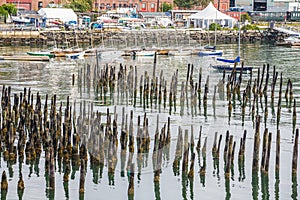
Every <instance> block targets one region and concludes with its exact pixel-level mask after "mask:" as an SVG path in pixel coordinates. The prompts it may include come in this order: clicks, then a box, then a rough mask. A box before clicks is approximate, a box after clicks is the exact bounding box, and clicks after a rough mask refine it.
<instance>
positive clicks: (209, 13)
mask: <svg viewBox="0 0 300 200" xmlns="http://www.w3.org/2000/svg"><path fill="white" fill-rule="evenodd" d="M191 20H193V21H194V27H195V28H196V27H200V28H208V26H209V24H210V23H219V24H220V25H223V26H229V27H233V25H234V24H235V23H236V22H237V19H235V18H232V17H230V16H228V15H226V14H224V13H222V12H220V11H218V10H217V9H216V8H215V7H214V5H213V4H212V2H210V3H209V4H208V6H207V7H206V8H204V9H203V10H201V11H199V12H198V13H195V14H193V15H191V16H189V17H188V23H187V24H188V26H189V25H190V22H191Z"/></svg>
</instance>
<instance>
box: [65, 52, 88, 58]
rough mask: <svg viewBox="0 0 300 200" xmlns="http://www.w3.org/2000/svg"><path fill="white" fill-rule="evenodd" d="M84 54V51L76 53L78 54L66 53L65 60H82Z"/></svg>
mask: <svg viewBox="0 0 300 200" xmlns="http://www.w3.org/2000/svg"><path fill="white" fill-rule="evenodd" d="M84 54H85V51H82V52H78V53H68V54H66V58H68V59H82V58H84Z"/></svg>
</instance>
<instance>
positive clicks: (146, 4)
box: [0, 0, 229, 12]
mask: <svg viewBox="0 0 300 200" xmlns="http://www.w3.org/2000/svg"><path fill="white" fill-rule="evenodd" d="M63 2H66V0H0V5H2V4H5V3H12V4H16V6H17V7H18V8H24V9H27V10H39V9H40V8H45V7H47V5H48V4H50V3H51V4H57V5H59V4H62V3H63ZM162 3H168V4H171V5H173V7H174V3H173V0H94V4H93V10H94V11H98V10H102V11H105V10H116V9H117V8H130V7H131V8H132V7H135V8H136V10H137V11H139V12H156V11H161V5H162ZM213 3H214V5H215V7H216V8H218V9H219V10H220V11H226V10H228V8H229V0H214V2H213Z"/></svg>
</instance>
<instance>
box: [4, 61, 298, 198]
mask: <svg viewBox="0 0 300 200" xmlns="http://www.w3.org/2000/svg"><path fill="white" fill-rule="evenodd" d="M152 67H153V71H152V72H153V73H152V76H151V75H150V74H149V72H147V71H145V72H144V73H143V74H142V75H140V77H138V74H140V73H138V67H133V66H129V67H127V66H125V65H122V64H121V65H120V66H119V67H118V69H119V70H117V67H116V66H110V65H104V66H101V65H100V64H99V62H97V63H96V64H95V65H93V66H91V65H86V67H85V68H83V69H81V70H79V72H78V75H77V82H78V83H77V84H78V85H77V86H78V89H79V91H80V93H82V90H85V88H88V92H90V90H91V89H92V90H93V91H94V93H95V96H96V98H97V99H99V100H101V102H103V104H102V105H104V106H105V105H115V108H114V111H113V112H111V111H110V110H109V109H108V108H106V107H105V110H106V112H100V111H99V110H96V111H95V110H94V104H93V103H87V102H85V101H81V102H76V101H74V104H73V106H72V103H71V102H70V100H69V97H68V98H67V99H66V101H65V102H64V103H63V102H58V101H57V96H56V95H54V96H53V97H51V100H50V101H49V100H48V98H49V97H48V95H46V96H45V98H44V101H43V98H42V96H41V94H40V93H37V94H33V93H32V92H31V90H30V89H27V88H24V91H23V92H20V93H19V94H13V93H12V89H11V88H10V87H6V86H3V88H2V94H1V151H2V153H3V159H4V161H6V162H8V163H9V165H8V166H11V165H13V164H16V163H17V161H18V162H19V164H20V168H19V182H18V186H17V188H18V191H17V194H18V195H19V198H20V199H22V195H23V192H24V189H27V187H26V181H25V182H24V180H23V178H22V177H23V176H22V162H23V161H24V160H25V163H26V164H28V165H31V166H34V170H37V171H36V173H39V172H38V169H39V162H40V160H41V155H45V159H44V161H45V163H44V169H45V170H44V171H45V180H46V195H47V197H49V198H54V195H55V188H56V185H55V183H56V181H55V179H56V176H57V173H56V172H60V173H63V185H64V190H65V193H66V197H67V198H68V197H69V184H68V183H69V181H70V180H69V176H70V175H71V179H74V177H75V173H76V171H79V173H80V177H79V188H78V192H79V196H80V197H81V198H83V197H84V192H85V185H86V183H85V178H86V174H87V169H88V168H87V166H88V165H90V167H91V170H92V172H93V182H95V183H98V178H99V177H102V173H103V171H104V170H103V168H104V167H106V168H107V173H108V174H107V176H108V179H109V184H110V185H115V174H116V167H117V163H118V159H119V158H120V166H121V167H120V168H121V169H120V176H121V177H124V176H125V174H127V177H128V191H127V192H128V198H129V199H133V198H134V191H135V187H134V183H135V181H134V179H135V174H137V179H138V180H139V179H141V175H142V173H143V168H146V167H147V166H148V164H149V162H150V161H149V159H148V157H149V155H150V154H151V150H152V160H151V163H152V169H151V173H153V182H154V188H155V195H156V197H157V199H159V198H160V189H159V182H160V177H161V174H162V173H163V167H162V165H163V161H164V159H166V160H168V161H169V160H170V159H171V158H170V154H171V155H174V160H173V165H172V167H173V172H174V175H175V176H179V175H180V172H181V178H182V179H181V181H182V187H183V191H186V190H187V188H186V187H187V186H188V185H189V186H190V189H191V190H193V189H192V188H193V179H194V175H195V171H194V168H195V159H196V158H197V160H198V165H199V169H200V170H199V176H200V180H201V183H202V184H203V185H205V176H206V168H207V165H206V159H207V149H208V147H207V137H209V135H208V134H206V136H203V135H204V134H203V133H202V127H201V126H199V135H198V137H195V136H194V129H195V127H193V126H192V127H191V129H190V131H189V130H188V129H184V130H182V128H181V126H178V127H177V128H178V133H177V134H176V133H174V132H175V131H173V132H172V129H171V126H175V125H172V123H171V119H172V116H173V115H176V113H177V112H176V111H178V110H179V115H181V116H183V115H188V114H189V113H192V115H193V116H194V115H198V114H199V113H202V109H203V114H204V116H206V117H207V109H208V107H209V106H210V105H211V106H212V107H213V110H215V106H216V98H217V97H216V92H217V91H218V92H219V93H220V94H223V97H224V99H222V100H224V101H226V102H228V104H227V105H228V113H227V115H228V123H230V118H231V115H232V109H236V110H238V109H240V111H241V115H242V124H243V125H244V120H245V116H246V115H250V116H252V123H253V127H254V128H253V129H254V140H253V156H252V158H249V159H252V173H253V176H252V179H253V180H252V182H253V187H256V185H257V184H255V181H257V176H258V171H259V169H260V170H261V174H262V177H264V178H262V179H263V180H264V181H266V179H268V176H269V175H268V174H269V173H268V172H269V163H270V152H271V148H272V133H271V132H269V130H268V128H267V126H268V124H267V119H268V113H269V109H271V114H272V115H275V116H277V117H276V119H277V120H276V124H277V133H276V134H277V135H276V166H275V170H276V177H279V171H280V144H281V142H280V118H281V108H282V98H283V97H282V87H283V86H282V85H283V77H282V73H281V74H280V77H279V79H280V80H279V90H275V88H276V85H278V84H277V79H278V78H277V77H278V74H279V73H278V72H277V71H276V68H275V67H273V68H272V69H273V70H271V67H270V66H269V65H264V66H263V67H262V68H258V71H257V73H256V75H257V76H256V77H255V78H254V77H253V76H254V74H252V73H251V74H250V75H249V76H246V77H245V76H244V74H243V73H242V72H240V73H237V72H236V71H235V70H233V71H232V73H231V74H226V73H225V72H224V73H223V77H222V78H221V79H220V81H219V82H218V83H216V85H215V87H214V94H213V95H212V96H209V95H208V93H209V85H210V84H211V83H210V82H209V76H207V77H206V80H205V81H203V78H202V70H201V69H200V70H199V72H198V73H197V74H196V75H195V69H194V66H193V65H192V64H191V65H188V66H187V73H186V79H185V80H184V81H183V82H181V84H180V82H179V78H178V77H179V75H178V73H179V72H178V70H176V71H175V73H174V74H173V76H172V77H171V78H169V77H164V72H163V71H161V72H160V73H159V76H158V75H157V73H156V58H154V64H153V66H152ZM226 75H227V76H226ZM195 76H196V77H197V78H196V80H195ZM270 77H272V78H270ZM168 79H170V83H168V81H167V80H168ZM72 80H73V85H74V87H75V75H74V76H73V77H72ZM202 82H205V83H204V86H202V85H203V84H202ZM179 88H181V89H179ZM286 88H287V89H286V92H285V95H284V97H285V100H286V107H287V109H291V110H293V111H292V116H291V121H292V122H291V123H292V126H293V138H294V141H293V142H294V146H293V149H292V151H293V156H292V160H291V162H290V163H291V168H292V177H293V180H297V178H296V177H297V162H298V138H299V131H298V129H296V100H295V98H294V97H293V88H292V82H291V80H289V81H287V87H286ZM138 91H139V92H138ZM275 93H278V96H276V98H277V102H278V103H277V112H276V111H275V108H276V107H275V100H274V99H275ZM220 96H222V95H220ZM178 97H179V98H178ZM210 97H211V99H210ZM225 97H226V98H225ZM178 101H179V102H178ZM209 101H211V102H212V104H208V102H209ZM124 102H125V105H133V107H142V108H144V109H145V108H150V107H151V108H153V109H156V111H157V113H158V114H157V123H156V130H155V131H153V132H154V134H153V133H152V132H150V130H151V129H150V128H149V121H150V120H153V119H151V118H149V117H148V116H147V114H146V113H145V114H144V115H141V116H136V114H135V113H134V111H133V110H130V112H129V113H126V112H125V107H123V108H122V113H121V115H122V116H119V115H118V112H117V108H118V106H117V105H119V104H122V105H123V106H124ZM178 107H179V108H178ZM246 108H248V109H246ZM161 109H165V110H167V109H168V113H169V118H168V120H167V122H166V123H165V124H163V125H162V126H160V125H161V124H160V120H159V116H160V113H161ZM185 109H186V110H187V111H185ZM246 111H248V113H247V112H246ZM262 113H263V115H262ZM214 115H215V114H214ZM120 118H121V120H118V119H120ZM135 118H136V119H137V122H136V123H134V119H135ZM120 121H121V122H120ZM262 122H263V123H264V125H265V130H264V134H263V143H262V145H261V142H260V140H261V134H260V131H261V123H262ZM175 128H176V127H175ZM220 129H221V130H222V127H220ZM172 137H174V138H176V139H177V142H176V148H175V152H170V149H171V148H170V146H171V145H172V140H171V138H172ZM214 137H215V138H214V143H213V146H212V148H211V149H212V150H211V152H212V157H213V162H214V170H216V171H219V162H220V161H219V157H220V156H219V155H220V153H221V146H222V145H221V144H222V140H224V145H223V146H224V149H223V161H224V174H225V175H224V177H225V180H226V191H227V190H229V188H230V177H231V175H232V174H233V173H234V167H233V166H234V164H235V163H236V162H235V161H236V160H237V162H238V166H239V170H240V171H239V173H240V177H239V178H240V179H243V178H245V177H244V174H245V171H244V170H245V164H244V163H245V151H246V149H247V148H246V137H247V131H245V132H243V133H242V134H241V136H240V143H239V150H238V151H236V150H235V149H236V148H237V147H236V146H237V142H238V141H235V139H234V137H233V135H232V134H231V133H230V130H228V131H227V132H226V135H225V137H223V136H222V133H221V134H220V135H219V137H218V133H215V136H214ZM196 138H197V139H198V140H197V141H195V139H196ZM218 138H219V139H218ZM202 139H204V141H202ZM119 144H120V145H119ZM119 149H120V150H121V152H120V154H119V153H118V150H119ZM260 149H262V150H261V152H262V155H261V156H259V152H260ZM236 152H238V153H236ZM235 155H237V156H238V159H234V157H235ZM196 156H197V157H196ZM134 159H136V162H135V160H134ZM88 161H89V162H88ZM126 161H127V162H126ZM8 171H9V172H10V171H11V169H8ZM125 172H127V173H125ZM135 172H137V173H135ZM99 173H100V174H99ZM10 176H11V174H10ZM255 177H256V178H255ZM265 177H267V178H265ZM8 190H9V185H8V181H7V177H6V172H5V170H3V174H2V180H1V197H2V199H5V198H6V195H7V191H8ZM28 190H30V187H28ZM256 190H258V189H256ZM182 195H183V197H184V198H186V194H184V192H183V194H182ZM226 195H230V193H229V192H226Z"/></svg>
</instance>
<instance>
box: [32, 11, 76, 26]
mask: <svg viewBox="0 0 300 200" xmlns="http://www.w3.org/2000/svg"><path fill="white" fill-rule="evenodd" d="M38 13H39V14H40V15H41V17H42V18H44V19H59V20H61V21H62V22H63V23H68V22H70V21H75V22H77V15H76V13H75V12H74V11H73V10H72V9H67V8H41V9H40V10H39V11H38Z"/></svg>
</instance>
